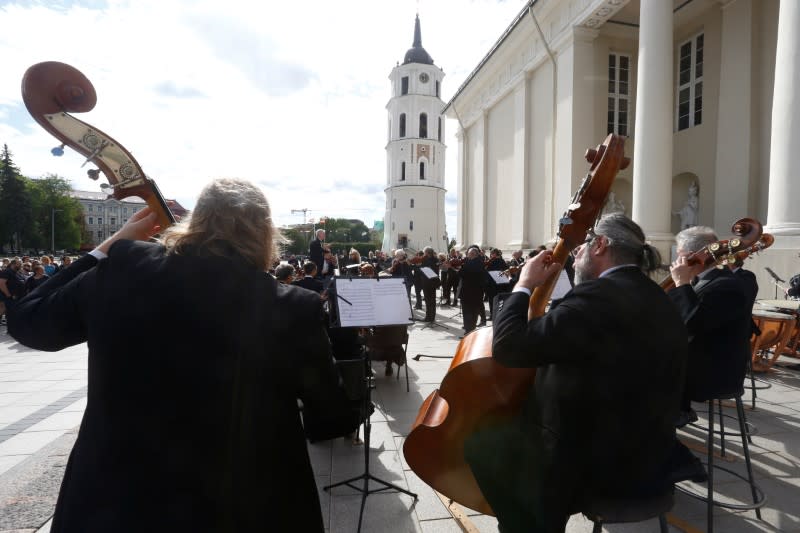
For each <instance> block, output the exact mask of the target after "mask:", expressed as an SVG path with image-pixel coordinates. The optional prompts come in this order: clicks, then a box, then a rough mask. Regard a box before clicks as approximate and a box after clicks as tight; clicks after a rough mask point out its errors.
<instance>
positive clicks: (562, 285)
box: [550, 270, 572, 300]
mask: <svg viewBox="0 0 800 533" xmlns="http://www.w3.org/2000/svg"><path fill="white" fill-rule="evenodd" d="M570 290H572V284H571V283H570V282H569V276H567V271H566V270H562V271H561V274H560V275H559V276H558V281H556V286H555V287H554V288H553V293H552V294H551V295H550V299H551V300H558V299H560V298H563V297H564V295H565V294H567V293H568V292H569V291H570Z"/></svg>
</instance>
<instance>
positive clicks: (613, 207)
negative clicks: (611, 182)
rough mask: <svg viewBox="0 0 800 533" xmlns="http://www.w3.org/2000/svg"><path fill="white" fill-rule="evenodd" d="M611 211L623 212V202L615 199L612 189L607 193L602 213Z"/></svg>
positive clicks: (610, 212)
mask: <svg viewBox="0 0 800 533" xmlns="http://www.w3.org/2000/svg"><path fill="white" fill-rule="evenodd" d="M612 213H622V214H623V215H624V214H625V204H623V203H622V202H620V201H619V200H617V195H616V193H614V191H611V192H609V193H608V198H607V199H606V203H605V205H604V206H603V214H604V215H610V214H612Z"/></svg>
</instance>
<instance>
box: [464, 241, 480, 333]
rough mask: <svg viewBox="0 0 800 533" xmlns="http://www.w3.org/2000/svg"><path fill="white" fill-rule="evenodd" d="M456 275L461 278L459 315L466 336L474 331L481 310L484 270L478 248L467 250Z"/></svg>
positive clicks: (473, 247)
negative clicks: (464, 259)
mask: <svg viewBox="0 0 800 533" xmlns="http://www.w3.org/2000/svg"><path fill="white" fill-rule="evenodd" d="M458 275H459V277H460V278H461V294H460V297H461V315H462V318H463V322H464V333H465V334H466V333H469V332H470V331H472V330H473V329H475V324H476V323H477V321H478V317H479V316H480V314H481V311H482V310H483V291H484V288H485V287H486V270H485V268H484V264H483V259H482V258H481V255H480V249H479V248H478V247H476V246H472V247H470V248H469V249H468V250H467V260H466V261H464V264H462V265H461V270H459V273H458ZM484 313H485V311H484ZM484 323H485V319H484Z"/></svg>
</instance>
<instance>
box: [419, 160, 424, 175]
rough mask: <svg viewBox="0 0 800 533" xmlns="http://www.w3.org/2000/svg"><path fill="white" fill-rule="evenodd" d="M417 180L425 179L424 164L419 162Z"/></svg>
mask: <svg viewBox="0 0 800 533" xmlns="http://www.w3.org/2000/svg"><path fill="white" fill-rule="evenodd" d="M419 179H421V180H424V179H425V162H424V161H420V162H419Z"/></svg>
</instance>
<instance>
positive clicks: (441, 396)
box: [403, 134, 630, 515]
mask: <svg viewBox="0 0 800 533" xmlns="http://www.w3.org/2000/svg"><path fill="white" fill-rule="evenodd" d="M624 143H625V141H624V138H622V137H619V136H617V135H613V134H612V135H609V136H608V137H607V138H606V139H605V141H604V142H603V144H602V145H600V146H598V147H597V148H593V149H589V150H587V152H586V159H587V161H588V162H589V163H590V164H591V167H590V170H589V173H588V174H587V175H586V177H585V178H584V180H583V182H582V183H581V186H580V188H579V190H578V192H577V193H576V194H575V196H574V197H573V199H572V202H571V203H570V205H569V207H568V208H567V211H566V212H565V213H564V216H563V217H562V218H561V221H560V229H559V241H558V244H557V245H556V248H555V251H554V252H553V256H554V261H558V262H559V263H560V264H562V265H563V264H564V262H565V261H566V258H567V255H568V254H569V253H570V251H571V250H573V249H574V248H576V247H577V246H579V245H580V244H582V243H583V241H584V239H585V238H586V233H587V231H588V230H589V229H590V228H592V227H593V226H594V224H595V222H596V220H597V218H598V217H599V216H600V213H601V211H602V208H603V204H604V202H605V200H606V196H607V195H608V192H609V190H610V188H611V184H612V182H613V181H614V178H615V177H616V174H617V172H618V171H619V170H620V169H622V168H625V167H627V166H628V163H629V162H630V161H629V159H628V158H626V157H624ZM559 273H560V272H559V271H558V270H556V272H554V276H553V277H552V278H551V279H548V281H547V282H546V283H545V284H544V285H542V286H541V287H537V288H536V289H535V290H534V291H533V294H532V295H531V299H530V303H529V309H528V317H529V319H530V318H531V316H534V317H535V316H541V315H543V314H544V310H545V307H546V305H547V301H548V300H549V298H550V294H551V293H552V291H553V288H554V287H555V284H556V281H557V279H558V275H559ZM535 375H536V374H535V370H533V369H529V368H508V367H504V366H503V365H501V364H500V363H497V362H496V361H495V360H494V359H493V358H492V328H479V329H477V330H475V331H472V332H471V333H469V334H468V335H466V336H465V337H464V338H463V339H462V340H461V342H460V343H459V345H458V348H457V350H456V354H455V356H454V357H453V362H452V364H451V365H450V369H449V370H448V372H447V375H446V376H445V377H444V379H443V380H442V383H441V385H440V388H439V390H436V391H434V392H433V393H431V394H430V396H428V398H427V399H426V400H425V401H424V403H423V404H422V406H421V407H420V410H419V413H418V414H417V418H416V420H415V421H414V424H413V426H412V429H411V432H410V433H409V435H408V436H407V437H406V440H405V443H404V444H403V454H404V455H405V458H406V461H407V462H408V464H409V466H410V467H411V469H412V470H413V471H414V472H415V473H416V474H417V475H418V476H419V477H420V478H421V479H422V480H423V481H425V482H426V483H427V484H428V485H430V486H431V487H433V488H434V489H435V490H437V491H438V492H439V493H441V494H443V495H444V496H446V497H448V498H450V499H452V500H453V501H456V502H458V503H460V504H462V505H465V506H467V507H469V508H471V509H474V510H476V511H479V512H481V513H484V514H491V515H493V514H494V512H493V511H492V508H491V506H490V505H489V503H488V502H487V501H486V499H485V498H484V496H483V493H482V492H481V489H480V487H479V486H478V483H477V481H476V480H475V477H474V476H473V474H472V470H471V469H470V467H469V465H468V464H467V462H466V460H465V459H464V443H465V441H466V439H467V438H468V437H469V436H470V435H472V434H473V433H474V432H475V431H477V430H479V429H481V428H484V427H487V426H490V425H492V424H494V423H498V422H502V421H505V420H508V419H509V418H511V417H512V416H514V415H515V414H516V413H518V412H519V410H520V408H521V406H522V402H523V401H524V399H525V398H526V397H527V395H528V393H529V392H530V390H531V386H532V384H533V380H534V377H535ZM510 459H513V458H510Z"/></svg>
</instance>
